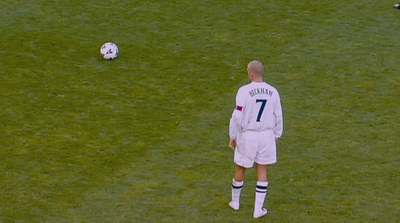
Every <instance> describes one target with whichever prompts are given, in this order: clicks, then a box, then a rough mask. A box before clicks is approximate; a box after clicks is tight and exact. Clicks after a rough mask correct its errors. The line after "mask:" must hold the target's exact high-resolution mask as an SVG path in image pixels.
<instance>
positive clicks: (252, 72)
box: [247, 60, 264, 81]
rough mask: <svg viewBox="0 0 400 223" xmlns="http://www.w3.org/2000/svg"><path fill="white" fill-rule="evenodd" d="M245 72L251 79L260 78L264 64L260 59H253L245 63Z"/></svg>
mask: <svg viewBox="0 0 400 223" xmlns="http://www.w3.org/2000/svg"><path fill="white" fill-rule="evenodd" d="M247 72H248V73H249V78H250V80H252V81H253V80H254V79H260V78H261V79H262V78H263V75H264V66H263V64H262V63H261V62H260V61H258V60H253V61H251V62H250V63H249V64H248V65H247Z"/></svg>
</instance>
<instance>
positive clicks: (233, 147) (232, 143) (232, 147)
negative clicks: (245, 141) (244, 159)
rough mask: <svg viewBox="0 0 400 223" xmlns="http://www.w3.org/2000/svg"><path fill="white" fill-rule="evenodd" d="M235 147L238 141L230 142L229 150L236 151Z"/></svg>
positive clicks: (232, 140)
mask: <svg viewBox="0 0 400 223" xmlns="http://www.w3.org/2000/svg"><path fill="white" fill-rule="evenodd" d="M235 146H236V139H231V140H229V148H231V149H232V150H233V151H235Z"/></svg>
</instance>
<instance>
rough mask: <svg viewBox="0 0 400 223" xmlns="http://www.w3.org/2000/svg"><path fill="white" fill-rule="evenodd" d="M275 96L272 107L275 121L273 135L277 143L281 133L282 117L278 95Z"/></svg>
mask: <svg viewBox="0 0 400 223" xmlns="http://www.w3.org/2000/svg"><path fill="white" fill-rule="evenodd" d="M276 95H277V100H276V103H275V107H274V120H275V128H274V134H275V138H276V141H278V138H279V137H281V136H282V132H283V115H282V105H281V100H280V97H279V94H276Z"/></svg>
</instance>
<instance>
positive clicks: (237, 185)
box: [229, 165, 246, 210]
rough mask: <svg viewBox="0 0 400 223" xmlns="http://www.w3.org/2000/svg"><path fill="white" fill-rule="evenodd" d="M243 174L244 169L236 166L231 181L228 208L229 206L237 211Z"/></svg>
mask: <svg viewBox="0 0 400 223" xmlns="http://www.w3.org/2000/svg"><path fill="white" fill-rule="evenodd" d="M245 172H246V168H244V167H242V166H239V165H236V169H235V177H234V178H233V180H232V201H231V202H229V206H231V207H232V208H233V209H234V210H239V203H240V193H241V192H242V187H243V178H244V173H245Z"/></svg>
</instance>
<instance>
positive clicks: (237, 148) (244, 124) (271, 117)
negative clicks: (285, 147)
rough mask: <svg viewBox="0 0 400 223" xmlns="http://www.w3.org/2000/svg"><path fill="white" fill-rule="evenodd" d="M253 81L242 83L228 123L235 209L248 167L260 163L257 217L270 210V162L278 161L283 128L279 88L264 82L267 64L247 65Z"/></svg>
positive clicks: (258, 165)
mask: <svg viewBox="0 0 400 223" xmlns="http://www.w3.org/2000/svg"><path fill="white" fill-rule="evenodd" d="M247 72H248V77H249V79H250V81H251V83H249V84H247V85H244V86H242V87H241V88H240V89H239V90H238V92H237V95H236V108H235V109H234V111H233V113H232V117H231V119H230V123H229V136H230V141H229V147H230V148H231V149H232V150H233V151H234V162H235V163H236V169H235V176H234V178H233V183H232V201H231V202H229V206H231V207H232V208H233V209H234V210H239V200H240V192H241V190H242V187H243V178H244V174H245V171H246V169H247V168H251V167H253V165H254V163H256V164H257V180H258V181H257V187H256V196H255V204H254V214H253V217H254V218H259V217H261V216H264V215H265V214H267V209H265V208H263V205H264V200H265V197H266V195H267V190H268V180H267V165H269V164H273V163H276V145H277V142H278V138H279V137H281V135H282V131H283V118H282V107H281V102H280V97H279V93H278V91H277V90H276V89H275V88H274V87H272V86H271V85H269V84H268V83H266V82H264V80H263V74H264V66H263V64H262V63H261V62H260V61H256V60H255V61H251V62H250V63H249V64H248V66H247Z"/></svg>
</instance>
